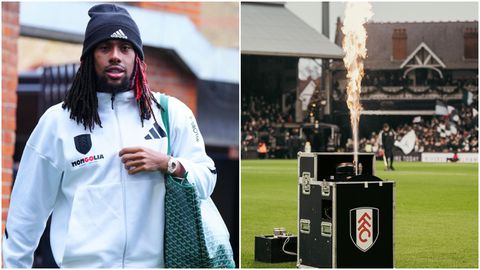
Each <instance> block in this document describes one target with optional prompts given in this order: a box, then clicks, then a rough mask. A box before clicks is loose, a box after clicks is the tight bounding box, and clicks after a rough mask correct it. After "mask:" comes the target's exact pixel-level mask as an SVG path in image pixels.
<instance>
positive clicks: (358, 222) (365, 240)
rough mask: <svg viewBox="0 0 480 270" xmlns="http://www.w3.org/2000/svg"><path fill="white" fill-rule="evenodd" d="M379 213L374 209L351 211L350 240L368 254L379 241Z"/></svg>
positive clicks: (361, 208)
mask: <svg viewBox="0 0 480 270" xmlns="http://www.w3.org/2000/svg"><path fill="white" fill-rule="evenodd" d="M379 212H380V211H378V208H373V207H359V208H355V209H351V210H350V238H351V239H352V241H353V243H354V244H355V246H357V248H358V249H360V250H361V251H363V252H367V251H368V250H369V249H370V248H371V247H372V246H373V245H375V242H376V241H377V238H378V225H379V224H378V216H379V214H380V213H379Z"/></svg>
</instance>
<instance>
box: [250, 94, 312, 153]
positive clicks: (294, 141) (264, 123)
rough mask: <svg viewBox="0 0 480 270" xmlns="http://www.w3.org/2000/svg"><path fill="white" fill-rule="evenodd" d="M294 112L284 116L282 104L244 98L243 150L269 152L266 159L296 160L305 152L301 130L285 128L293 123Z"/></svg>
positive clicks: (285, 113) (258, 97)
mask: <svg viewBox="0 0 480 270" xmlns="http://www.w3.org/2000/svg"><path fill="white" fill-rule="evenodd" d="M292 112H293V110H290V111H288V112H282V110H281V108H280V101H267V100H266V99H265V97H263V96H249V97H242V117H241V125H242V128H241V136H242V148H243V149H242V150H243V151H248V150H252V149H258V151H259V153H260V152H262V155H261V156H262V157H263V156H264V155H263V151H264V147H266V148H267V154H266V155H265V156H266V157H277V158H294V157H296V155H297V152H298V151H300V150H301V149H303V146H304V143H305V142H304V141H303V140H302V139H301V138H300V137H299V130H298V129H288V128H285V123H293V122H294V120H293V119H294V118H293V113H292Z"/></svg>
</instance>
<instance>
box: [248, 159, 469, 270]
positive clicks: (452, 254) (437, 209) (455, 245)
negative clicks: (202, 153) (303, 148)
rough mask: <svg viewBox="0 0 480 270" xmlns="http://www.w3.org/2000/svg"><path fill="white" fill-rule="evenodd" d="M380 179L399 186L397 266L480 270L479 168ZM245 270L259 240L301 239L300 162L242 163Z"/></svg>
mask: <svg viewBox="0 0 480 270" xmlns="http://www.w3.org/2000/svg"><path fill="white" fill-rule="evenodd" d="M394 165H395V168H396V171H388V172H385V171H383V163H382V162H377V163H376V175H377V176H378V177H380V178H382V179H383V180H386V179H388V180H394V181H395V182H396V203H397V208H396V224H395V266H396V267H398V268H478V164H460V163H448V164H447V163H444V164H441V163H420V162H415V163H410V162H396V163H395V164H394ZM241 168H242V178H241V179H242V190H241V191H242V193H241V194H242V197H241V205H242V209H241V211H242V225H241V226H242V227H241V239H242V240H241V267H244V268H265V267H268V268H292V267H296V264H295V262H291V263H279V264H268V263H261V262H256V261H254V241H255V235H262V234H263V235H265V234H272V233H273V228H275V227H285V228H286V230H287V231H288V232H292V233H294V234H295V235H297V227H296V226H297V225H296V224H297V221H296V219H297V188H298V186H297V181H298V180H297V176H296V172H297V161H296V160H242V164H241Z"/></svg>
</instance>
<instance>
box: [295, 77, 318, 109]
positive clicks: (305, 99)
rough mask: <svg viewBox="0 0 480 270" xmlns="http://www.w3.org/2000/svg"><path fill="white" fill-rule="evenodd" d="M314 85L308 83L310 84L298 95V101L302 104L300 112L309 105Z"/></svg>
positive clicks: (311, 82)
mask: <svg viewBox="0 0 480 270" xmlns="http://www.w3.org/2000/svg"><path fill="white" fill-rule="evenodd" d="M315 87H316V85H315V83H314V82H313V81H310V83H308V84H307V86H305V88H304V89H303V91H302V93H300V96H299V99H300V101H301V102H302V110H303V111H306V110H307V109H308V104H310V99H311V98H312V95H313V91H315Z"/></svg>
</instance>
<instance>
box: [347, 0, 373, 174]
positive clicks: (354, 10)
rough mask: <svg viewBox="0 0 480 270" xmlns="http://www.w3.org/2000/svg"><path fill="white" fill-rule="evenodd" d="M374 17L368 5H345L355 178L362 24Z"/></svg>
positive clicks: (363, 41) (364, 54)
mask: <svg viewBox="0 0 480 270" xmlns="http://www.w3.org/2000/svg"><path fill="white" fill-rule="evenodd" d="M372 16H373V12H372V6H371V5H370V3H368V2H348V3H347V5H346V8H345V19H344V22H343V27H342V32H343V34H344V38H343V42H342V47H343V51H344V52H345V56H344V57H343V63H344V65H345V68H346V69H347V81H348V82H347V95H348V97H347V106H348V109H349V110H350V122H351V124H352V135H353V152H354V161H353V162H354V164H355V174H358V123H359V121H360V114H361V112H362V105H361V104H360V93H361V83H362V78H363V59H365V58H366V57H367V48H366V41H367V31H366V29H365V27H364V24H365V23H366V22H367V21H368V20H369V19H370V18H371V17H372Z"/></svg>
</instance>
